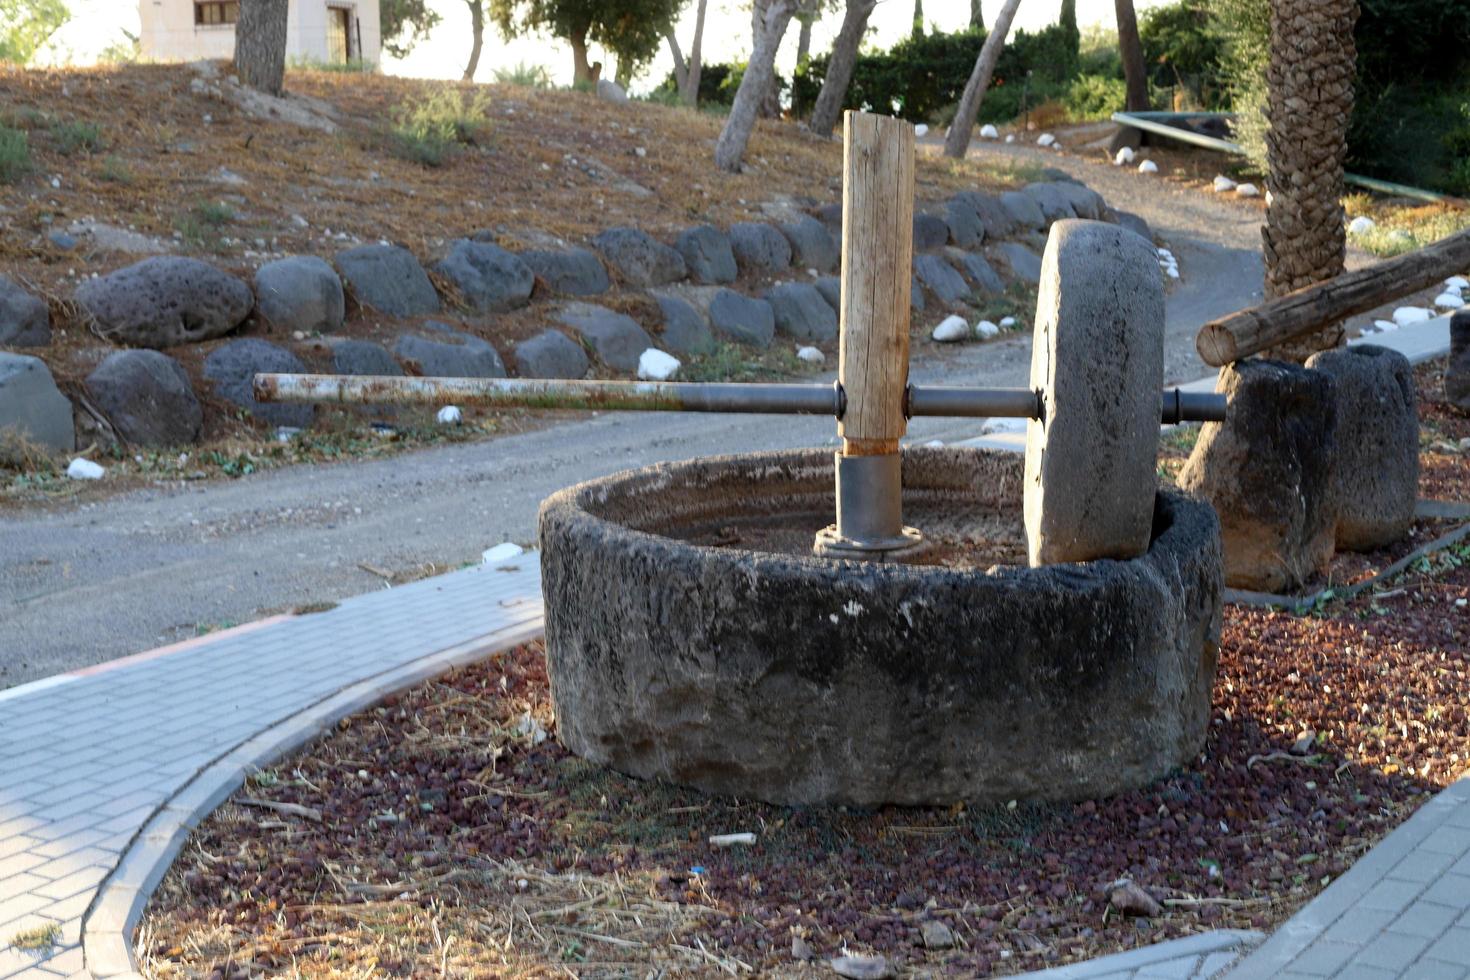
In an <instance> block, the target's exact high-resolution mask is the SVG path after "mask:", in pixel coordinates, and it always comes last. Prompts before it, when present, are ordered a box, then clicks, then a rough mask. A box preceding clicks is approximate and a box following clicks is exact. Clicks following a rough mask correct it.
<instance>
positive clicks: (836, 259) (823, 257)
mask: <svg viewBox="0 0 1470 980" xmlns="http://www.w3.org/2000/svg"><path fill="white" fill-rule="evenodd" d="M781 234H783V235H785V236H786V240H787V241H788V242H790V243H791V252H792V263H793V264H794V265H796V266H797V268H800V269H816V270H817V271H818V272H835V271H836V270H837V266H838V264H839V263H840V262H841V261H842V249H841V248H840V247H839V246H838V244H837V240H836V239H835V238H833V237H832V234H831V232H829V231H827V226H826V225H824V224H822V223H821V222H820V221H818V220H817V219H816V218H809V217H806V216H802V217H800V218H798V219H797V220H795V221H792V222H789V223H787V224H784V225H782V226H781Z"/></svg>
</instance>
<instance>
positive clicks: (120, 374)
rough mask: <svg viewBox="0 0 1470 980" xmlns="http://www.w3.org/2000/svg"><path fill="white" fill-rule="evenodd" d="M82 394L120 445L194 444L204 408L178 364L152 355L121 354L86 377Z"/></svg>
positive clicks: (151, 352)
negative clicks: (120, 440) (99, 411)
mask: <svg viewBox="0 0 1470 980" xmlns="http://www.w3.org/2000/svg"><path fill="white" fill-rule="evenodd" d="M87 393H88V394H90V395H91V396H92V399H93V400H94V401H95V402H96V404H97V407H98V408H100V409H102V411H103V412H104V413H105V414H106V415H107V420H108V421H109V422H111V423H112V427H113V429H114V430H115V431H116V432H117V434H118V435H119V436H121V437H122V438H123V439H124V440H126V441H127V442H129V443H132V444H133V445H138V446H183V445H187V444H189V443H192V442H197V441H198V439H199V432H200V429H201V428H202V427H203V425H204V409H203V408H201V407H200V405H199V399H198V398H196V397H195V396H194V389H193V387H191V386H190V384H189V375H188V374H187V373H186V372H185V371H184V368H183V365H181V364H179V362H178V361H176V360H174V359H173V358H172V357H169V356H168V355H167V354H160V353H159V352H158V351H155V350H120V351H114V352H113V353H111V354H109V355H107V357H106V359H105V360H103V362H102V363H101V364H99V365H97V368H96V369H95V370H94V371H93V372H92V373H91V374H89V375H87Z"/></svg>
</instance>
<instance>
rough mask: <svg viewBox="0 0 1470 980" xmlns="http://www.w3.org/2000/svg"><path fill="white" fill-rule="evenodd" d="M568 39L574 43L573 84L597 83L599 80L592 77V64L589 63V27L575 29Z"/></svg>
mask: <svg viewBox="0 0 1470 980" xmlns="http://www.w3.org/2000/svg"><path fill="white" fill-rule="evenodd" d="M567 41H568V42H570V43H571V45H572V84H573V85H591V84H594V83H596V81H597V80H596V79H595V78H593V77H592V66H591V65H589V64H587V28H585V27H582V28H577V29H574V30H573V31H572V32H571V35H570V36H569V37H568V38H567Z"/></svg>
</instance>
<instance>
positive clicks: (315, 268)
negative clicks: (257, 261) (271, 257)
mask: <svg viewBox="0 0 1470 980" xmlns="http://www.w3.org/2000/svg"><path fill="white" fill-rule="evenodd" d="M255 296H256V302H257V303H258V304H259V306H260V313H261V316H263V317H265V319H266V321H267V322H269V323H270V324H271V325H273V326H276V327H279V328H280V329H282V330H285V331H288V332H294V331H297V330H300V331H302V332H303V333H331V332H332V331H334V330H340V329H342V319H343V317H344V316H345V315H346V312H347V303H346V300H345V298H344V297H343V293H342V280H341V279H338V278H337V273H336V272H335V271H333V269H332V267H331V266H330V265H328V264H327V263H326V262H325V261H323V260H322V259H319V258H317V257H316V256H315V255H293V256H290V257H289V258H284V259H277V260H276V261H274V262H267V263H266V264H265V265H263V266H261V267H260V268H259V269H257V270H255Z"/></svg>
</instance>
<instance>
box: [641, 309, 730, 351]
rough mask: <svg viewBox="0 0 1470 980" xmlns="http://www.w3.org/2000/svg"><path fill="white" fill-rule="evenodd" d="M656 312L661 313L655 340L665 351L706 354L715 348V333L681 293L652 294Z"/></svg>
mask: <svg viewBox="0 0 1470 980" xmlns="http://www.w3.org/2000/svg"><path fill="white" fill-rule="evenodd" d="M653 298H654V299H655V300H657V301H658V308H659V312H661V313H662V314H663V315H664V329H663V333H662V334H660V335H659V339H660V340H661V341H662V342H663V344H662V346H663V348H664V349H665V350H671V351H674V352H676V353H679V354H708V353H709V352H710V351H712V350H714V349H715V335H714V333H713V332H712V331H711V330H710V328H709V322H708V321H707V320H706V319H705V318H704V315H703V314H702V313H700V312H699V311H698V310H696V309H695V308H694V305H693V304H692V303H690V302H689V301H688V300H686V299H684V298H683V297H681V296H666V295H660V294H654V297H653Z"/></svg>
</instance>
